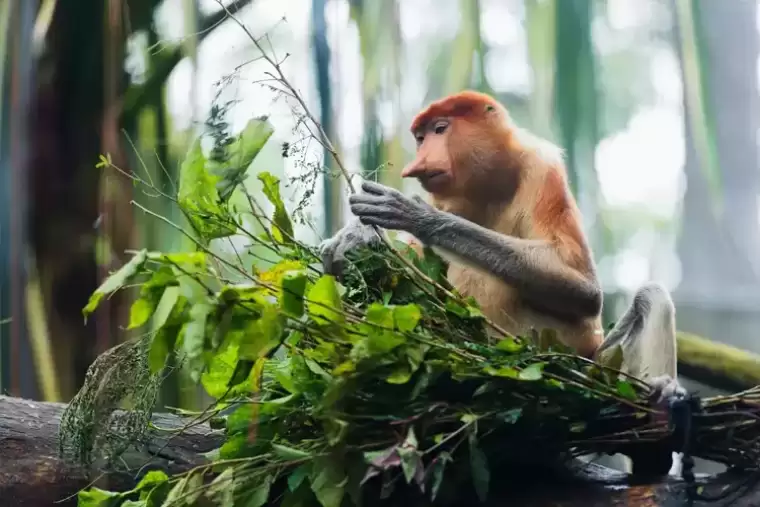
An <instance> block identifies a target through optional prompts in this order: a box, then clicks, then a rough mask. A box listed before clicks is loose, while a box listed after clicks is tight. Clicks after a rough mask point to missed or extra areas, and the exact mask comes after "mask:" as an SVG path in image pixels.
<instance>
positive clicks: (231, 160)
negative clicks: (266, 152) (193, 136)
mask: <svg viewBox="0 0 760 507" xmlns="http://www.w3.org/2000/svg"><path fill="white" fill-rule="evenodd" d="M273 133H274V128H273V127H272V124H271V123H269V121H267V119H266V118H264V117H262V118H252V119H251V120H249V121H248V123H247V124H246V126H245V128H243V131H242V132H240V134H239V135H238V136H237V137H236V138H235V140H234V141H232V143H230V145H229V146H227V148H226V150H225V151H226V155H227V156H226V157H224V162H221V163H217V162H214V161H209V162H208V166H209V171H210V172H211V173H212V174H213V175H215V176H216V177H217V178H218V181H217V183H216V189H217V191H218V192H219V198H220V199H221V200H222V201H223V202H224V201H227V200H228V199H229V198H230V196H232V193H233V191H234V190H235V188H236V187H237V186H238V185H239V184H241V183H242V182H243V180H244V179H245V173H246V172H247V171H248V167H249V166H250V165H251V162H253V160H254V159H255V158H256V157H257V156H258V154H259V152H260V151H261V149H262V148H263V147H264V145H265V144H266V142H267V141H268V140H269V138H270V137H271V136H272V134H273Z"/></svg>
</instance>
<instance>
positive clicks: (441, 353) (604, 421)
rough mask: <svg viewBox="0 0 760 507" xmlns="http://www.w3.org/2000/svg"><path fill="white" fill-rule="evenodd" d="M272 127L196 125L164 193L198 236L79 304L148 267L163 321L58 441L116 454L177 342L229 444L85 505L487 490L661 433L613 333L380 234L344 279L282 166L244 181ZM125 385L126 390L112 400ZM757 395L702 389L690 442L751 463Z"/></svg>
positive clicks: (110, 364) (756, 447)
mask: <svg viewBox="0 0 760 507" xmlns="http://www.w3.org/2000/svg"><path fill="white" fill-rule="evenodd" d="M271 134H272V127H271V125H270V124H269V123H268V122H267V121H266V120H264V119H256V120H252V121H251V122H250V123H249V124H248V126H247V127H246V128H245V129H244V131H243V132H242V133H241V134H240V135H239V136H238V137H237V138H235V139H230V140H228V141H227V142H225V143H223V147H222V148H220V150H221V151H216V152H214V153H213V154H212V156H211V157H210V158H207V157H206V156H205V155H204V153H203V151H202V150H201V145H200V142H196V143H195V144H194V145H193V148H192V149H191V150H190V151H189V153H188V156H187V158H186V160H185V161H184V163H183V164H182V167H181V174H180V181H179V189H178V193H177V194H176V195H169V194H165V197H166V198H170V199H172V200H174V201H175V202H176V203H177V204H178V205H179V207H180V209H182V211H183V212H184V214H185V216H186V218H187V220H186V221H187V223H188V224H189V227H190V228H191V230H185V229H183V228H181V227H180V226H179V225H176V227H177V228H178V229H179V230H182V231H183V232H184V233H185V234H186V235H187V237H188V238H191V240H192V242H193V244H194V245H195V248H193V249H192V250H191V251H187V252H181V253H163V252H150V251H147V250H141V251H139V252H136V253H135V255H134V257H133V258H132V260H131V261H130V262H129V263H127V264H126V265H124V266H123V267H122V268H121V269H119V270H118V271H116V272H115V273H113V274H112V275H111V276H110V277H109V278H108V279H107V280H106V281H105V282H104V283H103V285H102V286H101V287H100V288H99V289H98V290H97V291H96V292H95V293H94V294H93V296H92V299H91V301H90V303H89V304H88V305H87V307H86V308H85V310H84V313H85V315H88V314H90V313H91V312H93V311H94V310H95V309H96V307H97V305H98V304H99V302H100V301H101V300H102V299H103V298H104V297H107V296H108V295H109V294H110V293H112V292H114V291H116V290H119V289H120V288H122V287H129V286H135V285H139V287H140V289H139V297H138V298H137V299H136V301H135V303H134V305H133V306H132V310H131V315H130V322H129V328H130V329H137V328H141V327H143V326H146V327H147V326H149V327H150V331H149V332H148V333H146V334H145V335H144V336H143V337H141V338H138V339H136V340H135V341H132V342H128V343H127V344H125V345H123V346H120V347H118V348H117V349H114V350H112V351H111V352H109V353H108V354H106V355H104V356H102V357H101V358H99V359H98V361H97V362H96V363H95V364H94V365H93V367H92V368H91V370H90V374H89V376H88V379H87V382H86V384H85V386H84V388H83V389H82V390H81V391H80V393H79V394H78V396H77V398H76V399H75V400H74V401H73V403H72V404H71V405H70V407H69V409H68V411H67V413H66V414H65V416H64V418H63V423H62V434H61V443H62V451H63V452H64V453H66V454H68V455H69V456H72V457H74V458H76V459H78V460H80V461H82V462H85V463H91V462H92V461H93V460H94V459H99V458H103V457H105V458H108V459H109V460H110V462H111V463H113V464H116V465H113V466H117V464H118V460H116V459H115V458H116V457H118V454H119V453H120V452H122V451H123V450H124V449H125V448H126V447H127V446H128V445H129V444H130V442H132V441H134V439H135V438H136V436H138V435H139V433H141V432H142V431H144V430H145V429H146V428H147V425H148V424H149V423H148V421H149V415H150V411H151V410H152V406H153V403H154V402H155V399H156V394H157V389H158V387H159V385H160V380H161V375H162V372H163V371H164V370H165V369H166V365H167V361H168V359H169V358H170V357H176V361H174V363H175V364H181V365H182V368H183V369H184V371H185V372H187V373H188V374H189V375H191V376H192V378H193V379H195V380H197V381H199V382H200V383H201V384H202V385H203V387H204V388H205V390H206V392H207V393H208V394H209V395H210V396H212V397H213V398H214V399H215V402H214V403H213V404H212V406H211V407H209V408H208V409H207V410H206V411H204V412H203V413H202V414H201V415H199V416H198V417H196V418H195V420H196V421H208V420H210V421H211V422H212V423H214V424H216V425H217V426H218V427H220V428H223V430H224V432H225V435H226V437H225V442H224V444H223V445H222V446H221V447H220V448H219V449H218V451H217V452H214V453H212V455H210V456H209V459H210V464H209V465H208V466H205V467H199V468H196V469H193V470H190V471H189V472H187V473H183V474H181V475H178V476H174V477H168V476H166V475H165V474H164V473H163V472H158V471H153V472H150V473H148V474H147V475H146V476H145V477H144V478H143V480H142V481H141V482H140V484H139V485H138V486H137V487H136V488H135V489H133V490H130V491H127V492H109V491H104V490H101V489H97V488H91V489H89V490H87V491H83V492H81V493H80V505H88V506H94V505H109V506H116V505H131V506H137V505H145V506H148V505H151V506H153V505H155V506H158V505H163V506H170V505H196V504H198V502H201V500H203V499H205V500H203V501H209V500H211V501H213V502H215V503H216V504H217V505H225V506H233V505H235V506H237V505H240V506H243V505H245V506H248V507H256V506H260V505H265V504H271V505H296V504H298V505H312V504H313V505H322V506H323V507H337V506H340V505H353V504H355V505H359V504H360V503H361V501H362V498H364V499H365V500H366V499H367V498H371V499H374V501H378V499H380V500H382V499H384V498H390V497H391V496H392V495H393V494H396V495H400V494H403V495H412V496H406V497H405V498H407V499H411V498H413V497H415V495H416V496H420V497H422V498H425V499H427V500H431V499H432V500H436V501H441V502H443V501H445V500H450V501H455V500H457V499H458V498H460V495H461V494H462V492H463V491H465V490H467V489H470V491H474V493H475V494H476V495H477V497H478V498H479V499H480V500H485V499H486V498H487V497H488V494H489V488H490V484H491V483H492V481H491V478H492V477H493V476H494V474H495V473H499V472H498V471H499V470H503V469H507V468H509V467H512V468H514V467H515V466H517V467H521V466H526V465H528V464H530V463H533V462H541V463H562V462H563V461H566V460H568V459H570V458H572V457H574V456H578V455H582V454H589V453H597V452H615V451H616V450H619V449H621V448H623V447H624V446H630V445H631V444H637V445H643V444H645V443H647V442H667V440H668V439H669V438H670V436H671V427H670V424H669V420H668V414H667V413H664V412H663V411H662V410H661V409H658V408H657V407H654V406H652V405H651V404H650V402H649V397H650V394H651V393H650V388H649V386H648V385H647V384H646V383H645V382H642V381H641V380H638V379H635V378H631V377H629V376H626V375H624V374H622V373H621V372H620V371H619V368H620V365H621V364H622V361H623V356H622V352H621V350H620V349H615V350H613V352H612V353H611V354H609V355H608V356H606V357H605V359H604V360H603V361H601V363H603V364H597V363H594V362H592V361H590V360H588V359H584V358H581V357H578V356H576V355H575V354H573V352H572V351H571V350H567V349H566V348H564V347H563V346H562V345H561V344H560V343H559V342H558V341H557V340H556V339H555V337H554V335H553V333H552V332H551V331H549V330H543V331H542V332H540V333H536V334H535V335H533V336H526V337H516V336H510V335H508V334H506V333H503V332H502V331H500V330H499V329H498V328H497V327H496V326H494V325H493V324H491V323H490V322H489V321H488V320H487V319H486V318H485V317H484V315H483V314H482V313H481V311H480V310H479V308H478V305H477V304H476V303H475V302H474V301H473V300H471V299H470V300H468V299H464V298H462V297H461V296H459V295H458V294H457V292H456V291H455V290H454V289H453V288H452V287H451V286H449V285H448V284H447V282H446V279H445V274H446V265H445V263H444V262H443V261H442V260H441V259H440V258H439V257H437V256H436V255H435V254H434V253H433V252H426V255H425V256H424V258H418V257H417V256H416V255H415V253H414V252H413V251H412V250H410V249H407V248H405V247H404V246H403V244H401V243H397V242H392V241H390V240H386V241H385V242H384V243H382V244H381V246H379V247H374V248H367V249H363V250H361V251H357V252H354V253H353V254H352V255H350V256H349V257H350V260H351V262H350V263H348V265H347V266H346V269H345V276H344V277H343V278H342V279H341V280H340V281H338V280H336V279H335V278H334V277H332V276H330V275H325V274H323V273H322V272H321V265H320V262H319V257H318V252H317V251H316V249H315V248H314V247H312V246H309V245H306V244H303V243H301V242H299V241H297V240H296V239H295V238H294V234H293V223H292V222H291V219H290V216H289V213H288V211H287V210H286V206H285V203H284V202H283V199H282V197H281V195H280V184H279V180H278V178H276V177H275V176H273V175H272V174H269V173H266V172H262V173H260V174H258V180H259V182H260V183H261V184H262V191H263V194H264V195H265V196H266V197H267V199H268V201H269V203H268V207H269V209H270V210H269V212H267V213H265V210H264V209H263V207H262V206H261V205H260V204H259V203H257V202H256V200H255V199H254V198H253V196H252V195H251V194H250V193H249V192H248V190H247V189H246V188H245V187H244V186H241V185H239V183H240V182H241V181H242V180H243V175H244V173H245V171H246V169H247V167H248V166H249V165H250V163H251V162H252V160H253V159H254V158H255V157H256V155H257V154H258V153H259V151H260V150H261V148H262V146H263V145H264V144H265V143H266V141H267V140H268V139H269V137H270V136H271ZM109 163H110V162H109V161H108V160H107V159H104V160H103V164H104V165H108V164H109ZM130 177H131V178H133V179H135V180H136V181H138V183H142V184H146V185H147V184H148V183H147V182H145V181H144V180H140V179H139V177H137V176H134V175H131V176H130ZM235 189H239V190H240V192H233V190H235ZM154 190H155V191H158V190H157V189H154ZM233 194H234V195H236V196H238V197H239V199H237V200H236V199H235V198H233ZM239 203H245V204H246V206H245V207H239V206H238V204H239ZM144 210H145V211H146V212H148V213H151V212H150V211H149V210H147V209H144ZM251 218H252V219H253V221H254V223H255V224H256V226H257V227H258V228H259V232H258V233H251V232H249V229H250V227H249V226H248V224H247V223H246V222H247V221H250V220H251ZM162 220H164V221H166V222H168V219H166V218H162ZM231 235H239V236H243V237H245V238H247V239H248V240H249V243H250V248H251V249H257V250H256V251H258V252H259V253H260V252H261V251H267V252H269V253H270V254H271V256H270V262H268V263H264V262H262V261H258V262H257V265H258V266H259V268H254V269H251V268H248V267H246V266H250V264H249V262H250V260H251V259H252V258H253V257H251V256H250V254H251V253H252V250H250V249H248V250H247V251H246V252H238V251H234V252H233V253H232V254H230V253H229V252H227V253H223V252H222V253H219V252H216V251H215V250H214V248H212V242H213V240H217V239H219V238H224V237H229V236H231ZM254 255H255V254H254ZM246 256H248V257H247V258H248V259H249V260H248V261H246V260H244V259H245V257H246ZM255 256H258V255H255ZM265 264H266V267H265V268H262V267H261V266H264V265H265ZM125 399H129V400H131V403H130V407H131V408H132V409H133V410H131V411H129V412H127V413H126V415H122V416H119V417H117V415H116V414H117V413H118V412H116V410H115V409H116V408H118V407H119V406H120V405H122V404H123V403H124V401H125ZM758 401H760V390H752V391H749V392H745V393H740V394H737V395H735V396H729V397H717V398H712V399H708V400H704V401H703V403H702V410H701V412H700V413H698V414H697V415H696V416H695V418H694V420H693V435H694V438H693V439H692V440H691V442H690V445H691V448H690V451H691V453H692V454H693V455H695V456H702V457H706V458H709V459H713V460H718V461H721V462H723V463H726V464H728V465H730V466H735V467H737V466H738V467H755V466H756V464H757V463H758V459H759V458H760V418H759V417H758V414H760V405H758ZM104 443H105V444H107V445H103V444H104ZM96 448H97V449H105V450H106V454H107V455H105V456H93V453H92V452H93V449H96ZM365 503H366V502H365Z"/></svg>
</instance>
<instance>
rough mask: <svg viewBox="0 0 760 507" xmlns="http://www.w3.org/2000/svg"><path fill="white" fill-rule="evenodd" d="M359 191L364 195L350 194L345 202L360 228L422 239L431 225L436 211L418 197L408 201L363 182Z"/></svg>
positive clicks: (383, 188) (399, 193)
mask: <svg viewBox="0 0 760 507" xmlns="http://www.w3.org/2000/svg"><path fill="white" fill-rule="evenodd" d="M362 190H364V192H366V193H364V194H354V195H352V196H351V197H349V201H348V202H349V204H350V205H351V211H352V212H353V214H354V215H356V216H357V217H358V218H359V220H361V222H362V223H363V224H366V225H376V226H379V227H382V228H383V229H390V230H395V231H404V232H408V233H410V234H412V235H413V236H415V237H417V238H420V239H423V238H424V237H425V236H427V235H428V234H427V233H429V232H430V227H431V226H433V225H434V223H435V220H434V217H435V215H436V213H438V210H436V209H435V208H434V207H432V206H431V205H429V204H427V203H426V202H425V201H423V200H422V199H421V198H420V197H418V196H415V197H413V198H409V197H406V196H405V195H404V194H402V193H401V192H399V191H398V190H396V189H393V188H390V187H386V186H385V185H380V184H378V183H374V182H371V181H365V182H364V183H363V184H362ZM423 241H424V239H423Z"/></svg>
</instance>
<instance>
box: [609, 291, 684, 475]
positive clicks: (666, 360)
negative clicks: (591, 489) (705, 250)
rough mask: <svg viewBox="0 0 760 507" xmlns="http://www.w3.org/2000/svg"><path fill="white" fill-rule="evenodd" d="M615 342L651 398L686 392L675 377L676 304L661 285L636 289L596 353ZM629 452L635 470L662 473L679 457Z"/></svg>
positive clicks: (628, 368) (659, 399)
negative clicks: (648, 385)
mask: <svg viewBox="0 0 760 507" xmlns="http://www.w3.org/2000/svg"><path fill="white" fill-rule="evenodd" d="M616 345H620V346H621V347H622V350H623V366H622V368H621V370H622V371H623V372H625V373H628V374H630V375H633V376H635V377H637V378H640V379H641V380H644V381H646V382H648V383H650V384H651V385H652V388H653V391H654V393H653V395H654V398H655V400H654V401H656V402H659V403H662V402H665V401H667V400H668V399H669V398H671V397H673V396H679V395H685V394H686V393H685V390H684V389H683V388H682V387H681V386H680V385H679V383H678V381H677V379H676V376H677V355H676V326H675V307H674V306H673V301H672V300H671V298H670V294H669V293H668V291H667V289H665V288H664V287H663V286H662V285H660V284H657V283H649V284H646V285H644V286H643V287H641V288H640V289H639V290H638V291H637V292H636V294H635V295H634V298H633V301H632V302H631V305H630V307H629V308H628V309H627V310H626V312H625V313H624V314H623V316H622V317H621V319H620V320H619V321H618V322H617V324H616V325H615V327H614V328H613V329H612V331H610V333H609V334H608V335H607V337H606V338H605V340H604V342H603V343H602V345H601V346H600V347H599V349H598V350H597V352H596V357H599V354H600V353H602V352H604V351H606V350H608V349H610V348H612V347H614V346H616ZM628 456H629V457H630V458H631V460H632V461H633V470H632V471H633V473H634V474H639V473H643V474H647V475H650V474H664V473H667V472H668V470H670V469H671V464H672V463H673V462H676V464H677V461H678V460H677V459H673V458H674V456H673V453H670V452H669V451H668V452H667V453H665V452H656V451H654V452H653V451H652V450H642V451H641V452H638V451H636V450H633V451H632V452H630V453H628ZM613 461H614V460H613ZM615 465H617V463H615ZM616 468H617V466H616ZM625 468H628V467H625Z"/></svg>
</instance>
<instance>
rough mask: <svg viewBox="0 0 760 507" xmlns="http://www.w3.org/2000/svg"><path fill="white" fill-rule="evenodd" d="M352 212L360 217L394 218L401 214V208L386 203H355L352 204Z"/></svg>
mask: <svg viewBox="0 0 760 507" xmlns="http://www.w3.org/2000/svg"><path fill="white" fill-rule="evenodd" d="M351 213H353V214H354V215H356V216H357V217H359V218H360V219H361V218H362V217H365V216H379V217H386V218H393V217H396V216H398V215H399V210H398V208H394V207H392V206H388V205H385V204H370V203H355V204H351Z"/></svg>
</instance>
